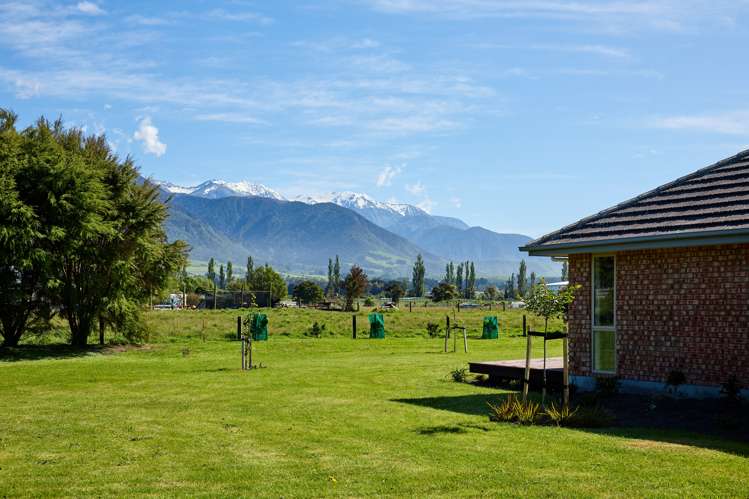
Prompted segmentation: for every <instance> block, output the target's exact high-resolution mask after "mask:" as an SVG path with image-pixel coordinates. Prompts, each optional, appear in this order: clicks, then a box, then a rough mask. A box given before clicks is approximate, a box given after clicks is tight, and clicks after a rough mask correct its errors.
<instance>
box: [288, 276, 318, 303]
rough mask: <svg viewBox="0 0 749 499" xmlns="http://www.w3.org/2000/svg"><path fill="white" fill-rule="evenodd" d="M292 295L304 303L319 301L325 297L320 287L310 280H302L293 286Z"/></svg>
mask: <svg viewBox="0 0 749 499" xmlns="http://www.w3.org/2000/svg"><path fill="white" fill-rule="evenodd" d="M292 296H293V297H294V298H295V299H296V300H299V301H300V302H302V303H304V304H305V305H310V304H314V303H319V302H321V301H322V300H323V299H324V298H325V295H324V294H323V290H322V288H321V287H320V286H318V285H317V284H316V283H314V282H312V281H302V282H300V283H299V284H297V285H296V286H294V291H293V292H292Z"/></svg>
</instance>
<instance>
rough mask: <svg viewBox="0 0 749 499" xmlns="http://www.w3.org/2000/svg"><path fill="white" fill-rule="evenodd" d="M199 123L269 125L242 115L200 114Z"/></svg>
mask: <svg viewBox="0 0 749 499" xmlns="http://www.w3.org/2000/svg"><path fill="white" fill-rule="evenodd" d="M195 119H196V120H198V121H220V122H223V123H242V124H247V125H264V124H267V122H266V121H263V120H261V119H259V118H255V117H253V116H248V115H244V114H241V113H210V114H198V115H196V116H195Z"/></svg>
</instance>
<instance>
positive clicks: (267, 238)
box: [153, 180, 560, 277]
mask: <svg viewBox="0 0 749 499" xmlns="http://www.w3.org/2000/svg"><path fill="white" fill-rule="evenodd" d="M153 182H154V183H155V184H157V185H159V187H160V188H161V190H162V194H163V197H164V198H165V199H167V198H170V201H169V207H170V217H169V219H168V221H167V223H166V229H167V234H168V235H169V237H170V239H183V240H185V241H187V242H188V243H189V244H190V246H191V248H192V249H191V255H190V256H191V258H192V259H193V260H208V259H209V258H211V257H214V258H216V259H218V260H219V261H224V260H233V261H235V262H240V261H244V260H245V259H246V257H247V255H252V256H253V258H254V259H255V260H256V261H257V262H260V263H265V262H268V263H270V264H271V265H273V266H274V267H276V268H278V269H280V270H282V271H285V272H289V273H306V274H323V275H324V274H325V273H326V272H327V270H326V267H327V261H328V258H329V257H331V256H335V255H340V256H341V259H342V263H343V265H344V267H346V266H349V265H351V264H354V263H356V264H359V265H361V266H362V267H363V268H365V270H367V271H368V272H370V273H371V274H372V275H384V276H392V277H396V276H406V275H410V270H411V265H412V264H413V261H414V259H415V258H416V255H417V254H419V253H420V254H422V255H423V257H424V260H425V264H426V267H427V275H429V276H433V277H439V276H441V275H442V274H443V273H444V267H445V264H446V263H447V262H448V261H450V260H453V261H456V262H459V261H465V260H472V261H475V262H476V269H477V273H478V274H479V275H481V276H495V277H496V276H507V275H509V274H510V273H512V272H516V271H517V268H518V265H519V262H520V260H521V259H523V258H525V260H526V261H527V262H528V268H529V270H528V271H529V272H531V271H534V272H536V273H537V274H538V275H540V276H552V277H553V276H558V275H559V274H560V267H559V265H558V264H556V263H554V262H551V261H550V260H549V259H546V258H529V257H528V256H527V255H525V254H523V253H521V252H520V251H519V250H518V247H519V246H521V245H523V244H524V243H526V242H528V241H530V240H531V238H530V237H528V236H525V235H522V234H500V233H496V232H493V231H490V230H487V229H484V228H482V227H470V226H469V225H468V224H466V223H465V222H463V221H462V220H460V219H457V218H452V217H441V216H435V215H431V214H429V213H428V212H426V211H424V210H422V209H420V208H418V207H416V206H412V205H408V204H401V203H389V202H381V201H376V200H374V199H373V198H371V197H369V196H367V195H366V194H361V193H355V192H339V193H331V194H327V195H322V196H299V197H296V198H293V199H288V198H286V197H285V196H283V195H282V194H280V193H279V192H277V191H275V190H273V189H271V188H269V187H267V186H264V185H262V184H255V183H251V182H234V183H232V182H226V181H223V180H209V181H206V182H204V183H202V184H200V185H197V186H192V187H184V186H179V185H175V184H171V183H168V182H162V181H153Z"/></svg>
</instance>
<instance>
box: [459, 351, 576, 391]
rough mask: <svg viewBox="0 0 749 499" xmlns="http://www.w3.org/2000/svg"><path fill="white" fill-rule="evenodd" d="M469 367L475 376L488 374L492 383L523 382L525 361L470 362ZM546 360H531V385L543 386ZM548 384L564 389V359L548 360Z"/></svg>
mask: <svg viewBox="0 0 749 499" xmlns="http://www.w3.org/2000/svg"><path fill="white" fill-rule="evenodd" d="M468 367H469V369H470V371H471V372H472V373H474V374H488V375H489V378H490V379H491V380H492V381H496V382H500V381H503V380H513V379H516V380H518V381H520V382H522V381H523V371H525V359H519V360H495V361H486V362H469V363H468ZM543 368H544V359H532V360H531V375H530V380H531V385H533V386H541V385H542V384H543ZM546 382H547V383H548V386H549V387H550V388H552V387H555V388H561V387H562V357H548V358H547V359H546Z"/></svg>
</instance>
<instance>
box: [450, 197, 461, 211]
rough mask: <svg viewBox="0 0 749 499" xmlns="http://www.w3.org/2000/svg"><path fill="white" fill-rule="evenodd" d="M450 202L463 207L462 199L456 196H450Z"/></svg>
mask: <svg viewBox="0 0 749 499" xmlns="http://www.w3.org/2000/svg"><path fill="white" fill-rule="evenodd" d="M450 204H451V205H453V206H454V207H456V208H461V207H463V200H462V199H460V198H459V197H457V196H453V197H451V198H450Z"/></svg>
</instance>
